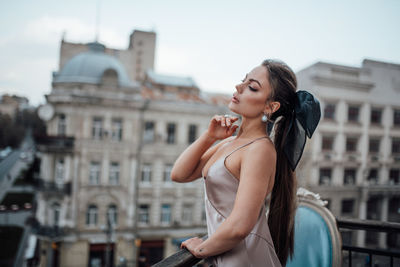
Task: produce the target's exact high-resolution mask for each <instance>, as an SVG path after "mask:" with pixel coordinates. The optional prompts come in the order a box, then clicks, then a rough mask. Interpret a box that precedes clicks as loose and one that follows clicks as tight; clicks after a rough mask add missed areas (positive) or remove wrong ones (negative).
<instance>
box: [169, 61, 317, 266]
mask: <svg viewBox="0 0 400 267" xmlns="http://www.w3.org/2000/svg"><path fill="white" fill-rule="evenodd" d="M296 87H297V82H296V76H295V74H294V73H293V71H292V70H291V69H290V68H289V67H288V66H287V65H286V64H284V63H283V62H280V61H274V60H265V61H264V62H263V63H262V64H261V65H260V66H257V67H256V68H254V69H253V70H252V71H251V72H249V73H248V74H247V75H246V77H245V78H244V80H243V81H242V83H240V84H238V85H237V86H236V91H235V93H234V94H233V97H232V100H231V102H230V104H229V109H230V110H231V111H232V112H234V113H236V114H239V115H240V116H241V117H242V122H241V125H240V128H239V130H238V133H237V135H236V136H232V135H233V133H234V132H235V131H236V130H237V128H238V126H237V125H235V124H234V122H235V121H237V120H238V118H236V117H233V116H228V115H225V116H220V115H216V116H214V117H213V118H212V119H211V121H210V124H209V127H208V130H207V131H206V132H205V133H203V134H202V135H201V136H200V137H199V138H198V139H197V140H196V141H195V142H194V143H193V144H192V145H190V146H189V147H188V148H187V149H186V150H185V151H184V152H183V153H182V154H181V155H180V157H179V158H178V159H177V160H176V162H175V165H174V167H173V169H172V172H171V178H172V180H173V181H175V182H181V183H186V182H190V181H193V180H195V179H198V178H199V177H204V179H205V190H206V200H205V205H206V215H207V227H208V239H207V240H206V241H203V240H202V239H200V238H197V237H194V238H191V239H188V240H186V241H184V242H183V243H182V245H181V247H185V248H187V249H188V250H189V251H190V252H191V253H192V254H193V255H194V256H196V257H198V258H209V259H210V261H211V262H212V264H213V265H214V266H227V267H228V266H229V267H235V266H238V267H239V266H241V267H242V266H281V265H285V264H286V261H287V259H288V257H289V256H290V255H292V253H293V240H294V213H295V209H296V178H295V174H294V169H295V168H296V165H297V163H298V161H299V160H300V157H301V154H302V151H303V148H304V144H305V139H306V135H307V136H308V137H311V135H312V133H313V131H314V130H315V127H316V126H317V124H318V121H319V118H320V107H319V102H318V101H317V100H316V99H314V97H313V96H312V95H311V94H309V93H307V92H305V91H298V92H296ZM271 126H273V127H272V130H271V131H269V130H267V129H271ZM270 136H271V137H270ZM218 140H221V141H220V142H219V143H218V144H217V145H215V146H213V144H214V143H215V142H216V141H218ZM267 200H269V201H267ZM268 206H269V212H268V218H267V216H266V211H267V208H268Z"/></svg>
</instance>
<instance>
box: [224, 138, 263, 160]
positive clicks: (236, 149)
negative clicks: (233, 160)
mask: <svg viewBox="0 0 400 267" xmlns="http://www.w3.org/2000/svg"><path fill="white" fill-rule="evenodd" d="M263 138H268V136H262V137H258V138H256V139H254V140H253V141H250V142H248V143H247V144H244V145H241V146H239V147H237V148H235V149H234V150H233V151H232V152H231V153H229V154H228V155H226V157H225V159H224V162H225V160H226V159H227V158H228V157H229V156H230V155H232V154H233V153H235V152H236V151H238V150H239V149H241V148H243V147H245V146H248V145H250V144H252V143H254V142H255V141H257V140H260V139H263Z"/></svg>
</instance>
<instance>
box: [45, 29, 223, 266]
mask: <svg viewBox="0 0 400 267" xmlns="http://www.w3.org/2000/svg"><path fill="white" fill-rule="evenodd" d="M60 51H61V53H60V69H59V71H58V72H56V73H54V76H53V82H52V90H51V92H50V94H49V95H47V96H46V98H47V104H46V105H45V106H43V107H41V110H40V113H41V116H42V118H43V119H45V120H46V121H47V123H46V124H47V137H46V138H43V139H42V140H40V141H39V144H38V148H39V151H40V157H41V174H40V179H42V183H41V184H42V187H41V190H40V192H39V194H38V208H37V219H38V220H39V222H40V224H41V227H42V229H48V230H47V232H46V231H42V232H43V234H41V235H40V236H39V237H40V239H41V241H42V242H41V245H42V251H46V252H45V254H42V262H41V266H104V265H105V263H106V262H107V261H109V262H110V265H109V266H118V265H119V264H121V263H122V261H126V262H127V264H128V266H134V264H133V262H134V261H136V260H139V261H142V262H143V263H147V264H152V263H154V262H156V261H158V260H160V259H161V258H163V257H165V256H167V255H169V254H172V253H173V252H175V251H176V249H177V248H178V245H179V244H180V241H181V239H182V238H185V237H190V236H194V235H198V234H205V233H206V227H205V215H204V211H203V194H204V192H203V182H202V180H201V179H199V180H198V181H197V182H194V183H191V184H176V183H172V182H171V181H170V171H171V167H172V164H173V163H174V161H175V159H176V158H177V156H178V155H179V154H180V153H181V152H182V151H183V149H185V148H186V147H187V146H188V144H190V143H191V142H193V141H194V140H195V139H196V138H197V137H198V136H199V135H200V133H202V132H203V131H204V130H205V129H206V128H207V126H208V122H209V119H210V118H211V116H212V115H214V114H218V113H219V114H224V113H226V111H227V110H226V104H227V102H226V101H227V97H226V96H223V95H210V94H205V93H202V92H201V91H200V89H199V88H198V87H197V85H196V84H195V83H194V81H193V80H192V79H191V78H185V77H172V76H165V75H160V74H157V73H155V72H154V70H153V65H154V52H155V33H154V32H142V31H134V33H133V34H132V35H131V37H130V44H129V48H128V49H127V50H115V49H108V48H105V47H104V46H103V45H101V44H99V43H91V44H73V43H68V42H65V41H64V40H63V41H62V43H61V49H60ZM228 98H229V97H228ZM107 255H108V257H107ZM140 266H142V265H140ZM143 266H147V265H143Z"/></svg>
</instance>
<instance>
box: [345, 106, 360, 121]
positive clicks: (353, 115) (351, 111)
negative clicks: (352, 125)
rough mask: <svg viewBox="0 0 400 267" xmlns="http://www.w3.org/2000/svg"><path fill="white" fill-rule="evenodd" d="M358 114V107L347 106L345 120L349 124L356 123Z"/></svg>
mask: <svg viewBox="0 0 400 267" xmlns="http://www.w3.org/2000/svg"><path fill="white" fill-rule="evenodd" d="M359 112H360V107H359V106H349V108H348V110H347V120H348V121H349V122H358V115H359Z"/></svg>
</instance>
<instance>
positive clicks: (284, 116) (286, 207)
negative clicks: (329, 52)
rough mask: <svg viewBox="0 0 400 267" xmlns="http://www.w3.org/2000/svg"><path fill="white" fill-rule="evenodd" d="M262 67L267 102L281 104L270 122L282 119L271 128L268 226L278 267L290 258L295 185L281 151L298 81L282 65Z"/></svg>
mask: <svg viewBox="0 0 400 267" xmlns="http://www.w3.org/2000/svg"><path fill="white" fill-rule="evenodd" d="M262 66H264V67H266V68H267V71H268V79H269V83H270V85H271V88H272V92H271V95H270V97H269V100H270V101H277V102H279V103H280V107H279V109H278V110H277V111H275V112H274V113H273V114H272V115H271V116H270V119H271V120H272V121H274V120H276V119H277V118H279V117H281V118H280V119H278V120H276V123H275V126H274V129H275V133H274V137H275V139H274V144H275V150H276V154H277V161H276V171H275V183H274V187H273V189H272V194H271V202H270V207H269V215H268V226H269V229H270V232H271V237H272V240H273V242H274V246H275V251H276V254H277V255H278V258H279V260H280V262H281V264H282V265H286V261H287V259H288V257H289V256H290V257H292V256H293V247H294V216H295V211H296V187H297V184H296V175H295V173H294V172H293V171H292V170H291V168H290V165H289V162H288V160H287V158H286V156H285V153H284V150H283V147H284V144H285V139H286V136H287V132H288V131H289V123H290V120H291V118H292V116H293V112H294V106H295V99H296V88H297V80H296V75H295V74H294V72H293V71H292V69H291V68H289V67H288V66H287V65H286V64H285V63H283V62H281V61H276V60H265V61H263V63H262Z"/></svg>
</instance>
